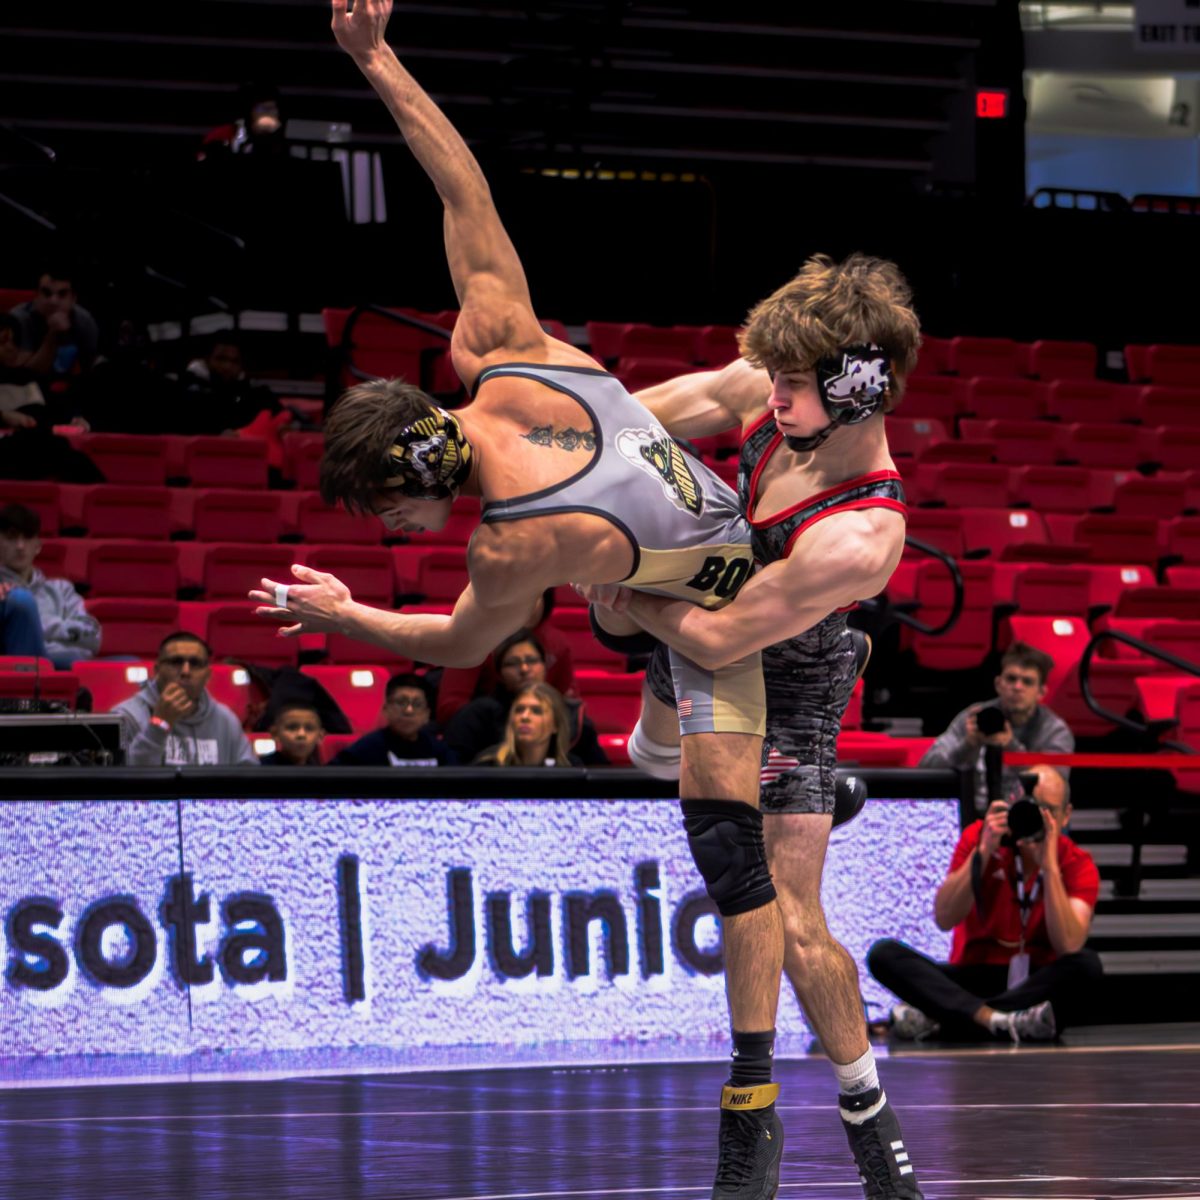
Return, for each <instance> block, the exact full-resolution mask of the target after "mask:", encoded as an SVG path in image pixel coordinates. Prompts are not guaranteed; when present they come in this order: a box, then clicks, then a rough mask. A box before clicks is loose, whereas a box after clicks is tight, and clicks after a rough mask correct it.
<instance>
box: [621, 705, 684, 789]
mask: <svg viewBox="0 0 1200 1200" xmlns="http://www.w3.org/2000/svg"><path fill="white" fill-rule="evenodd" d="M625 749H626V751H627V752H628V754H629V761H630V762H631V763H633V765H634V766H635V767H640V768H641V769H642V770H643V771H645V772H646V774H647V775H650V776H652V777H653V778H655V779H678V778H679V763H680V760H681V759H682V757H683V754H682V751H681V750H680V749H679V746H678V745H674V746H664V745H663V744H662V742H656V741H655V740H654V739H653V738H649V737H647V736H646V732H645V730H644V729H642V722H641V718H639V719H638V722H637V724H636V725H635V726H634V727H633V732H632V733H631V734H630V735H629V741H628V742H626V743H625Z"/></svg>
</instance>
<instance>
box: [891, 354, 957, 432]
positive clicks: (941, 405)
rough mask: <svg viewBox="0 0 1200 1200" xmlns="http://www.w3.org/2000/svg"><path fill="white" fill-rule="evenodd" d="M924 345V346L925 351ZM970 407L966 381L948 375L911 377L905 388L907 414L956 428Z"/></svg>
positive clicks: (905, 410) (903, 409)
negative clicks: (955, 421) (960, 418)
mask: <svg viewBox="0 0 1200 1200" xmlns="http://www.w3.org/2000/svg"><path fill="white" fill-rule="evenodd" d="M923 353H924V348H922V354H923ZM965 409H966V403H965V394H964V389H963V384H962V381H961V380H959V379H949V378H946V377H945V376H931V375H920V376H914V377H912V378H910V379H909V380H908V381H907V382H906V384H905V388H904V397H903V399H902V401H901V404H900V409H899V410H897V411H902V412H903V414H904V415H905V416H906V417H928V418H930V419H932V420H935V421H942V422H944V423H945V425H946V427H947V428H948V429H949V428H952V427H953V425H954V420H955V418H956V417H957V416H959V414H960V413H962V412H964V411H965Z"/></svg>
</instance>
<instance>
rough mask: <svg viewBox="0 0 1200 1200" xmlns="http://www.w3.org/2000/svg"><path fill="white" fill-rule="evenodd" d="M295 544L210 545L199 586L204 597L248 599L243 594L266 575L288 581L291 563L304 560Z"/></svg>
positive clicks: (282, 581) (247, 602) (254, 586)
mask: <svg viewBox="0 0 1200 1200" xmlns="http://www.w3.org/2000/svg"><path fill="white" fill-rule="evenodd" d="M299 549H300V548H299V547H297V546H254V545H249V546H242V545H238V544H237V543H221V544H218V545H213V546H209V547H208V550H207V551H206V552H205V555H204V572H203V575H202V576H201V578H202V583H201V587H202V589H203V591H204V596H205V599H207V600H243V601H245V602H246V605H247V607H249V606H250V601H249V600H247V598H246V594H247V593H248V592H249V591H250V589H251V588H256V587H258V586H259V582H260V580H261V579H262V578H263V577H264V576H265V577H266V578H268V579H274V580H275V581H276V582H279V583H291V582H293V578H292V563H294V562H302V561H304V560H303V559H302V558H301V557H300V555H299V554H297V550H299Z"/></svg>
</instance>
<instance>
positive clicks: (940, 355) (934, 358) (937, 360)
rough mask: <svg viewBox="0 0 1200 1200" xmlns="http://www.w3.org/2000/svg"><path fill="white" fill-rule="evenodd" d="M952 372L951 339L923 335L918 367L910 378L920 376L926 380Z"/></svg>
mask: <svg viewBox="0 0 1200 1200" xmlns="http://www.w3.org/2000/svg"><path fill="white" fill-rule="evenodd" d="M950 370H951V366H950V339H949V338H939V337H931V336H930V335H929V334H923V335H922V337H921V349H920V351H919V354H918V357H917V365H916V366H915V367H914V368H913V372H912V374H911V375H910V376H909V378H910V379H913V378H915V377H917V376H920V378H921V379H922V380H925V379H927V378H928V377H929V376H931V375H945V374H947V373H949V371H950Z"/></svg>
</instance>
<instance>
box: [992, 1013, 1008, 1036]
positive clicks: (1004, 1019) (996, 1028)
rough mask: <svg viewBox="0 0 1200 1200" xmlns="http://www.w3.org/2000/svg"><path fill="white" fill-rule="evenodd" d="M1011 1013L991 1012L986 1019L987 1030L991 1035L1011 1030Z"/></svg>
mask: <svg viewBox="0 0 1200 1200" xmlns="http://www.w3.org/2000/svg"><path fill="white" fill-rule="evenodd" d="M1011 1017H1012V1014H1011V1013H1006V1012H993V1013H992V1015H991V1016H990V1017H988V1028H989V1029H990V1030H991V1031H992V1033H1009V1032H1011V1030H1012V1022H1011V1020H1010V1018H1011Z"/></svg>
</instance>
